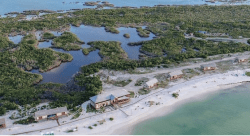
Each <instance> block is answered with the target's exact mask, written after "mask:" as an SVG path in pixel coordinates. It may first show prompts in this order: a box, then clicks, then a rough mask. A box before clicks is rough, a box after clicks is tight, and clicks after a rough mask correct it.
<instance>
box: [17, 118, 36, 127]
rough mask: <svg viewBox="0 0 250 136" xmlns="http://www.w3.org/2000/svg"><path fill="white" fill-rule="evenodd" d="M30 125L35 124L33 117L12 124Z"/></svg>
mask: <svg viewBox="0 0 250 136" xmlns="http://www.w3.org/2000/svg"><path fill="white" fill-rule="evenodd" d="M31 123H37V121H35V118H34V117H28V118H27V119H22V120H18V121H15V122H14V124H23V125H28V124H31Z"/></svg>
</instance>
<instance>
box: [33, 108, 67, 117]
mask: <svg viewBox="0 0 250 136" xmlns="http://www.w3.org/2000/svg"><path fill="white" fill-rule="evenodd" d="M66 111H67V107H60V108H55V109H49V110H40V111H37V112H35V117H40V116H46V115H51V114H57V113H62V112H66Z"/></svg>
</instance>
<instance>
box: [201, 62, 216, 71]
mask: <svg viewBox="0 0 250 136" xmlns="http://www.w3.org/2000/svg"><path fill="white" fill-rule="evenodd" d="M201 69H202V70H203V71H208V70H215V69H216V64H215V63H210V64H204V65H201Z"/></svg>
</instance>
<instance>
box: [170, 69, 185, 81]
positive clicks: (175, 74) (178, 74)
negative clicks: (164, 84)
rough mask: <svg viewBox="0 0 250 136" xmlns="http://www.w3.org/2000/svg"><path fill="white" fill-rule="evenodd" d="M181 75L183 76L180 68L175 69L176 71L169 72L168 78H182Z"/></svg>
mask: <svg viewBox="0 0 250 136" xmlns="http://www.w3.org/2000/svg"><path fill="white" fill-rule="evenodd" d="M182 76H183V73H182V71H181V70H177V71H173V72H170V73H169V78H170V80H174V79H178V78H182Z"/></svg>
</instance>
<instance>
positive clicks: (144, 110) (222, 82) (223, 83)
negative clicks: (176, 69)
mask: <svg viewBox="0 0 250 136" xmlns="http://www.w3.org/2000/svg"><path fill="white" fill-rule="evenodd" d="M245 71H250V69H247V70H238V71H237V70H236V71H230V72H227V73H224V74H215V75H204V76H202V77H198V76H197V77H195V78H193V79H191V80H189V81H185V82H181V83H180V82H173V83H172V84H171V85H172V86H171V87H169V88H167V89H163V88H159V89H157V90H154V91H152V92H151V93H149V94H147V95H142V96H140V97H139V98H133V99H131V102H130V103H128V104H127V105H129V106H126V105H124V106H123V108H121V110H122V111H124V112H125V113H126V114H127V115H128V116H127V115H126V114H125V113H124V112H122V111H121V110H119V109H117V110H114V111H110V112H106V113H103V114H99V115H96V116H93V117H89V118H86V117H88V116H92V115H94V113H85V114H83V115H81V116H80V117H79V118H78V119H76V120H70V118H71V116H69V117H65V118H61V119H59V122H60V124H61V126H58V125H57V123H56V121H54V120H50V121H44V122H40V123H36V124H30V125H10V126H9V127H7V128H6V129H3V130H2V131H1V132H0V134H1V135H2V134H5V135H6V134H18V133H23V132H27V131H33V132H29V133H25V134H34V135H40V134H41V133H47V132H51V131H53V132H54V134H56V135H63V134H72V135H74V134H75V135H80V134H84V135H87V134H96V135H99V134H105V135H107V134H129V131H130V130H132V126H133V125H134V124H137V123H139V122H140V121H143V120H146V119H149V118H153V117H157V116H162V115H165V114H167V113H170V112H171V111H173V110H174V109H175V108H176V105H181V104H182V103H187V102H189V101H190V100H195V99H197V100H201V99H204V97H200V96H201V95H202V96H207V94H208V93H211V92H214V91H217V90H222V89H226V88H231V87H234V86H237V85H240V84H241V83H243V82H247V81H250V77H248V76H243V74H244V73H245ZM235 74H238V76H236V75H235ZM179 90H180V92H179ZM174 92H179V94H180V95H179V98H178V99H175V98H173V97H172V93H174ZM205 94H206V95H205ZM197 96H199V97H197ZM190 98H191V99H190ZM148 101H154V102H155V103H158V104H157V105H156V104H154V105H152V106H149V103H148ZM135 102H137V103H135ZM133 103H135V104H133ZM177 107H178V106H177ZM110 117H113V118H114V120H113V121H110V120H109V118H110ZM82 118H85V119H82ZM102 119H105V120H106V122H105V123H104V124H102V125H99V123H98V121H100V120H102ZM63 121H66V123H63ZM72 121H74V122H72ZM64 124H65V125H64ZM94 124H97V126H96V127H95V126H93V125H94ZM7 125H8V124H7ZM88 126H92V127H93V129H89V128H88ZM46 128H48V129H46ZM74 128H77V131H75V132H72V133H66V132H65V131H67V130H71V129H74ZM39 129H45V130H41V131H39ZM34 130H38V131H34Z"/></svg>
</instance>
